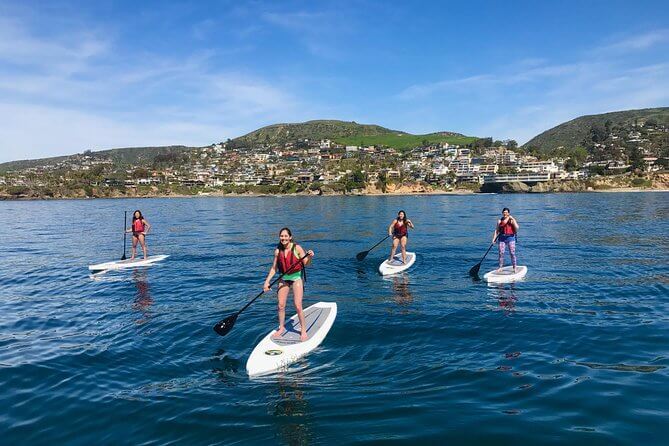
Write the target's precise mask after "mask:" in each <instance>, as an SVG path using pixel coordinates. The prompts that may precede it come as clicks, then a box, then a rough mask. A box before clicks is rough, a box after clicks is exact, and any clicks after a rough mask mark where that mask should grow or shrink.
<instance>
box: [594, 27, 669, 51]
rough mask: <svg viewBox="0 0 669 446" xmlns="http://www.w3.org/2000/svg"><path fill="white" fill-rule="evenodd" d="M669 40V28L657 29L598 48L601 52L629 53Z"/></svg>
mask: <svg viewBox="0 0 669 446" xmlns="http://www.w3.org/2000/svg"><path fill="white" fill-rule="evenodd" d="M668 42H669V29H657V30H652V31H648V32H646V33H641V34H635V35H633V36H628V37H625V38H622V39H620V40H618V41H616V42H613V43H610V44H608V45H605V46H602V47H599V48H596V49H595V51H596V52H601V53H605V54H606V53H627V52H634V51H641V50H646V49H649V48H651V47H654V46H656V45H658V44H662V43H668Z"/></svg>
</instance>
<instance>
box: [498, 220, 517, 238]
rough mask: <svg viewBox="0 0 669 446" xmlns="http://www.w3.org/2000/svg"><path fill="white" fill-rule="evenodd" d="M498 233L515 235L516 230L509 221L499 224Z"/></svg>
mask: <svg viewBox="0 0 669 446" xmlns="http://www.w3.org/2000/svg"><path fill="white" fill-rule="evenodd" d="M499 233H500V234H502V235H516V229H515V228H514V227H513V225H512V224H511V220H510V219H509V220H507V221H506V223H502V222H501V221H500V222H499Z"/></svg>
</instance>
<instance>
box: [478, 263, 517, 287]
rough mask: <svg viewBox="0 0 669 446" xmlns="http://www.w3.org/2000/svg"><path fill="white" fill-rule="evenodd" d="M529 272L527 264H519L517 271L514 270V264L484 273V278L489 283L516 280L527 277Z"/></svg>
mask: <svg viewBox="0 0 669 446" xmlns="http://www.w3.org/2000/svg"><path fill="white" fill-rule="evenodd" d="M525 274H527V267H526V266H517V267H516V272H515V273H514V272H513V266H505V267H504V268H502V269H501V270H500V271H498V270H493V271H490V272H487V273H485V274H484V275H483V280H485V281H487V282H489V283H506V282H515V281H516V280H520V279H522V278H523V277H525Z"/></svg>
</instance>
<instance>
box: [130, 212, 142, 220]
mask: <svg viewBox="0 0 669 446" xmlns="http://www.w3.org/2000/svg"><path fill="white" fill-rule="evenodd" d="M137 212H139V220H143V219H144V216H143V215H142V211H140V210H139V209H137V210H136V211H135V212H133V213H132V221H135V220H137V217H135V214H136V213H137Z"/></svg>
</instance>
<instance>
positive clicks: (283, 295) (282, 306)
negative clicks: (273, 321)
mask: <svg viewBox="0 0 669 446" xmlns="http://www.w3.org/2000/svg"><path fill="white" fill-rule="evenodd" d="M289 289H290V286H288V284H287V283H286V282H284V281H283V280H281V281H279V291H278V292H277V296H278V298H279V305H278V306H277V309H278V311H279V328H278V329H277V330H276V331H275V332H274V334H273V335H272V337H273V338H280V337H281V335H282V334H284V333H285V332H286V329H285V328H284V323H285V322H286V299H288V290H289Z"/></svg>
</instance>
